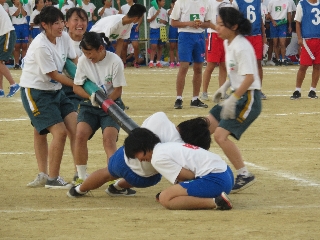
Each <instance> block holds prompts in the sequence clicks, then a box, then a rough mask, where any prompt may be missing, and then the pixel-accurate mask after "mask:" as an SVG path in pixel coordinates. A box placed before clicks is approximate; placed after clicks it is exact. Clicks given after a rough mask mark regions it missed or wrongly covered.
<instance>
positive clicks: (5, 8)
mask: <svg viewBox="0 0 320 240" xmlns="http://www.w3.org/2000/svg"><path fill="white" fill-rule="evenodd" d="M0 5H1V4H0ZM2 7H3V8H4V10H5V11H6V12H7V13H8V14H9V4H8V3H6V2H5V3H3V5H2Z"/></svg>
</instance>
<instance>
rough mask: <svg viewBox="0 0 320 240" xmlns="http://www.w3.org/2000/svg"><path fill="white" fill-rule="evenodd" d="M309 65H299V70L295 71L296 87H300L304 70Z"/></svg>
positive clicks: (304, 74)
mask: <svg viewBox="0 0 320 240" xmlns="http://www.w3.org/2000/svg"><path fill="white" fill-rule="evenodd" d="M308 67H309V66H306V65H300V67H299V70H298V72H297V78H296V88H301V87H302V83H303V80H304V78H305V76H306V72H307V69H308Z"/></svg>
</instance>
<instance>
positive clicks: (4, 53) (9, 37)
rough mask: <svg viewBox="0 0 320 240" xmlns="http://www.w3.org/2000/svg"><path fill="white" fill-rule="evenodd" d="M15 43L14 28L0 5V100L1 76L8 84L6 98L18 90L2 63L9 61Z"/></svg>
mask: <svg viewBox="0 0 320 240" xmlns="http://www.w3.org/2000/svg"><path fill="white" fill-rule="evenodd" d="M15 42H16V33H15V30H14V27H13V25H12V23H11V20H10V18H9V15H8V14H7V12H6V11H5V10H4V8H3V6H2V5H1V4H0V78H1V79H0V98H2V97H4V96H5V94H4V91H3V85H2V81H3V76H4V77H5V78H6V79H7V80H8V81H9V83H10V92H9V94H8V95H7V97H12V96H13V95H14V94H15V93H16V92H17V91H18V90H19V89H20V86H19V85H18V84H16V83H15V81H14V80H13V78H12V76H11V73H10V71H9V69H8V68H7V66H6V65H5V64H4V61H7V60H9V58H10V57H11V53H12V51H13V48H14V44H15Z"/></svg>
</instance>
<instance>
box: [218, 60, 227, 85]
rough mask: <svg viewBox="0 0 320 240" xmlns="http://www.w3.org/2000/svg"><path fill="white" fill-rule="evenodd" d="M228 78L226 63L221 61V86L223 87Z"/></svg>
mask: <svg viewBox="0 0 320 240" xmlns="http://www.w3.org/2000/svg"><path fill="white" fill-rule="evenodd" d="M226 80H227V69H226V63H225V62H221V63H220V64H219V87H221V86H222V85H223V84H224V83H225V82H226Z"/></svg>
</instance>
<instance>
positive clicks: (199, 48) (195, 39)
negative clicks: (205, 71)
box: [178, 32, 206, 63]
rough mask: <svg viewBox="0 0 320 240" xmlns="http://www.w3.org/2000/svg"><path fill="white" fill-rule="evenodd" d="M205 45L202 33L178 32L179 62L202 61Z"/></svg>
mask: <svg viewBox="0 0 320 240" xmlns="http://www.w3.org/2000/svg"><path fill="white" fill-rule="evenodd" d="M205 46H206V43H205V40H204V34H203V33H189V32H180V33H179V38H178V52H179V59H180V62H195V63H203V62H204V57H205Z"/></svg>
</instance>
